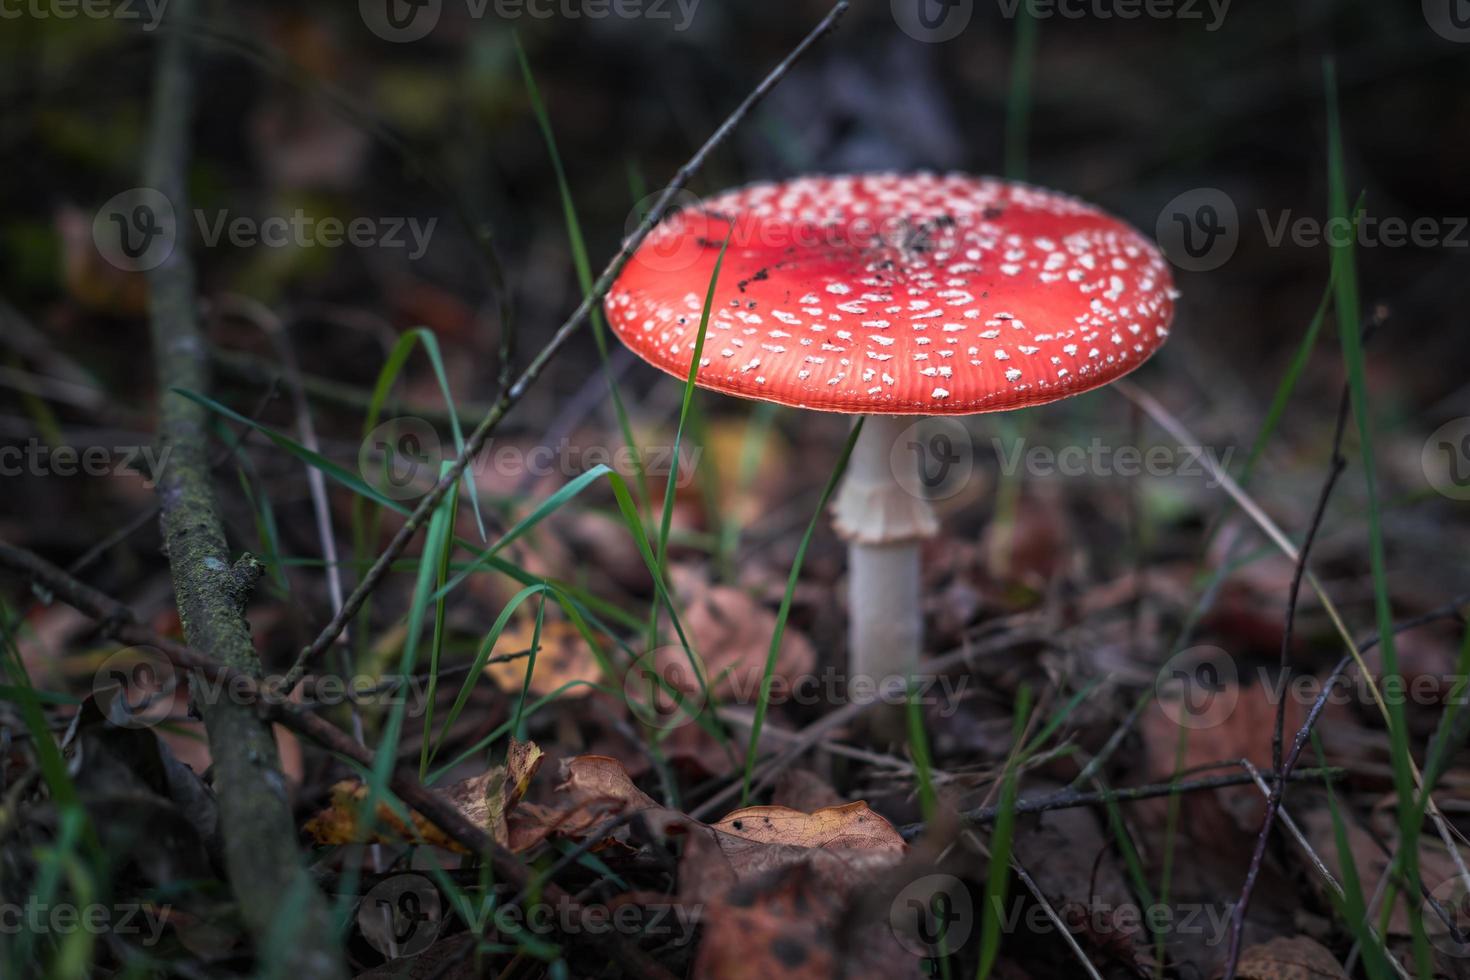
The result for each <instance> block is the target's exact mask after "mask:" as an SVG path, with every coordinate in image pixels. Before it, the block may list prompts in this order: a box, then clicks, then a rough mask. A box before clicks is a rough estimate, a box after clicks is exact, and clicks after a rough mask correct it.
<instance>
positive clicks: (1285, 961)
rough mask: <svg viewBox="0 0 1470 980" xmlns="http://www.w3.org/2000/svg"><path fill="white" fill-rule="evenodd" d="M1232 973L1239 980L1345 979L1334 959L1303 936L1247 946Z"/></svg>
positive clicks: (1280, 938) (1330, 954) (1324, 949)
mask: <svg viewBox="0 0 1470 980" xmlns="http://www.w3.org/2000/svg"><path fill="white" fill-rule="evenodd" d="M1235 975H1236V977H1237V978H1238V980H1347V974H1346V973H1344V972H1343V969H1342V966H1341V965H1340V964H1339V963H1338V962H1337V958H1336V957H1334V956H1333V955H1332V953H1330V952H1329V951H1328V950H1327V949H1326V947H1324V946H1323V945H1322V944H1321V943H1319V942H1317V941H1316V940H1315V939H1308V938H1307V937H1306V936H1295V937H1290V938H1288V937H1286V936H1278V937H1277V938H1275V939H1273V940H1271V941H1270V942H1269V943H1262V944H1261V945H1259V946H1252V947H1250V948H1249V949H1247V950H1246V951H1245V952H1243V953H1241V954H1240V968H1239V969H1238V970H1237V971H1236V974H1235ZM1219 976H1220V974H1218V973H1217V974H1216V977H1219Z"/></svg>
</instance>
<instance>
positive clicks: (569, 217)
mask: <svg viewBox="0 0 1470 980" xmlns="http://www.w3.org/2000/svg"><path fill="white" fill-rule="evenodd" d="M511 38H512V39H513V40H514V42H515V48H516V58H517V59H518V60H519V62H520V66H521V78H522V79H523V80H524V81H525V83H526V95H527V97H528V98H529V99H530V102H531V112H532V114H533V115H535V117H536V125H537V126H539V127H540V128H541V136H542V138H543V139H545V140H546V150H547V152H548V153H549V154H550V156H551V169H552V172H553V173H554V174H555V175H556V186H557V190H558V191H559V192H560V194H561V208H562V214H563V215H564V217H565V218H566V224H567V240H568V243H569V244H570V245H571V249H572V263H573V265H575V266H576V269H577V281H578V283H580V285H581V287H582V293H583V295H590V294H591V292H592V283H593V280H592V265H591V263H590V262H588V261H587V245H586V243H585V242H584V241H583V238H582V224H581V222H580V221H578V220H577V207H576V205H575V204H574V203H573V201H572V189H571V186H570V185H569V184H568V183H567V174H566V168H565V167H563V166H562V162H561V153H560V152H559V151H558V150H557V148H556V135H555V134H554V133H553V132H552V130H551V117H550V116H548V115H547V114H546V106H545V105H544V104H543V103H542V101H541V90H540V89H539V88H537V87H536V79H535V77H534V76H533V75H532V74H531V63H530V61H528V60H527V58H526V50H525V48H523V47H522V46H521V36H520V34H519V33H518V32H516V31H512V32H511ZM589 319H590V320H591V321H592V337H593V339H594V340H595V341H596V343H597V357H598V359H599V360H600V361H601V362H602V373H603V375H604V376H605V377H606V378H607V390H608V393H609V394H611V395H612V403H613V412H614V414H616V415H617V419H618V429H619V430H620V431H621V432H622V436H623V444H624V445H626V446H627V447H628V449H629V450H630V451H631V453H632V456H633V472H634V474H635V477H636V479H637V481H638V495H639V499H640V500H642V501H643V503H644V505H645V506H648V505H649V504H650V503H651V498H650V496H649V490H648V474H647V473H646V472H645V471H644V468H643V458H642V454H641V453H639V452H638V442H637V440H636V439H634V437H633V426H632V424H631V423H630V422H629V421H628V411H627V409H626V408H625V407H624V406H623V396H622V393H621V392H620V391H619V390H618V383H617V380H616V379H614V378H613V375H612V368H611V367H610V366H609V364H608V359H607V328H606V327H605V326H604V324H603V322H602V310H601V309H600V308H598V307H596V306H594V307H593V308H592V311H591V313H590V316H589Z"/></svg>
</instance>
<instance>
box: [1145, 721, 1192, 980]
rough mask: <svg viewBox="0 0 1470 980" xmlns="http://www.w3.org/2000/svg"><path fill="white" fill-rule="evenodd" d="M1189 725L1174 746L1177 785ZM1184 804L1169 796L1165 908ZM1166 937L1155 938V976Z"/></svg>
mask: <svg viewBox="0 0 1470 980" xmlns="http://www.w3.org/2000/svg"><path fill="white" fill-rule="evenodd" d="M1189 731H1190V728H1189V726H1188V725H1180V726H1179V741H1178V742H1176V743H1175V745H1174V770H1173V775H1172V776H1171V777H1170V782H1171V783H1175V784H1177V783H1178V782H1179V774H1180V773H1181V772H1183V771H1184V762H1185V758H1186V753H1187V752H1188V751H1189ZM1183 803H1184V794H1183V793H1170V794H1169V810H1168V814H1167V816H1166V817H1165V818H1164V860H1163V868H1162V870H1161V871H1160V872H1159V904H1160V905H1161V906H1163V907H1164V908H1168V907H1169V893H1170V891H1171V890H1172V888H1173V885H1174V844H1175V842H1176V841H1177V840H1178V834H1179V811H1180V809H1181V806H1182V804H1183ZM1164 953H1165V950H1164V936H1163V933H1160V934H1159V935H1158V936H1156V937H1154V962H1155V964H1156V965H1155V966H1154V976H1155V977H1162V976H1163V975H1164V963H1165V958H1164Z"/></svg>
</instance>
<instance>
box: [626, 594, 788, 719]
mask: <svg viewBox="0 0 1470 980" xmlns="http://www.w3.org/2000/svg"><path fill="white" fill-rule="evenodd" d="M673 577H674V582H675V587H676V589H677V590H678V592H679V595H680V597H681V598H682V599H683V600H684V602H685V608H684V613H683V623H684V632H685V633H686V634H687V635H688V637H689V641H690V644H691V645H692V646H693V647H694V649H695V651H696V652H698V654H699V656H700V658H701V659H702V660H703V662H704V664H703V666H704V673H705V677H706V679H707V682H708V683H709V685H710V688H711V690H712V691H713V692H714V693H715V695H716V696H717V697H719V698H721V699H723V700H726V701H734V702H736V703H739V704H746V705H751V704H754V703H755V700H756V694H757V692H758V691H759V690H760V684H761V676H762V674H763V673H764V671H765V667H766V656H767V654H768V653H769V652H770V648H771V637H772V636H773V635H774V634H775V632H776V614H775V613H774V612H772V611H771V610H770V609H768V608H767V607H766V606H764V605H763V604H761V602H759V601H758V600H757V599H755V598H754V597H752V596H751V595H749V594H748V593H746V592H744V591H742V590H740V589H737V588H733V587H731V586H728V585H711V584H709V583H708V582H706V581H704V580H703V578H701V577H700V576H699V575H698V574H697V573H694V572H691V571H689V570H688V569H683V568H675V570H674V573H673ZM686 657H687V654H686V652H685V651H684V649H683V648H682V647H679V646H669V647H664V648H661V649H660V650H659V651H658V652H657V655H656V661H655V669H657V670H658V671H659V674H660V675H661V676H663V677H664V678H666V679H667V680H668V681H669V682H670V683H673V684H676V685H678V686H679V687H680V688H681V689H683V690H684V692H685V693H686V694H693V693H695V692H697V691H698V682H697V681H696V680H695V679H694V678H692V677H690V676H689V672H688V671H687V670H686V669H683V667H687V660H686ZM816 662H817V654H816V650H815V649H813V647H812V645H811V641H809V640H808V639H807V638H806V637H805V636H803V635H802V634H801V633H800V632H798V631H797V630H794V629H792V628H790V627H789V626H788V627H787V629H786V632H785V633H784V634H783V635H782V637H781V649H780V652H779V653H778V654H777V657H776V667H775V676H777V677H779V678H781V679H783V680H785V681H787V682H792V681H795V680H797V679H798V678H800V677H801V676H803V675H806V674H810V673H811V672H812V670H813V669H814V668H815V666H816Z"/></svg>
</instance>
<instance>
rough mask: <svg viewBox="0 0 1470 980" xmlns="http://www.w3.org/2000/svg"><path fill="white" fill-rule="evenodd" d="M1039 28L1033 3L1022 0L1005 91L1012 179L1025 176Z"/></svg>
mask: <svg viewBox="0 0 1470 980" xmlns="http://www.w3.org/2000/svg"><path fill="white" fill-rule="evenodd" d="M1038 29H1039V25H1038V23H1037V20H1036V18H1035V17H1034V16H1033V15H1032V13H1031V4H1030V3H1029V2H1028V0H1022V2H1021V3H1020V5H1019V6H1018V8H1017V10H1016V46H1015V48H1014V50H1013V51H1012V53H1011V85H1010V91H1009V92H1007V93H1006V128H1005V168H1006V170H1005V172H1006V176H1007V177H1009V178H1010V179H1012V180H1025V179H1026V144H1027V141H1028V140H1029V138H1030V130H1031V81H1032V79H1033V77H1034V76H1035V65H1036V34H1037V30H1038Z"/></svg>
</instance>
